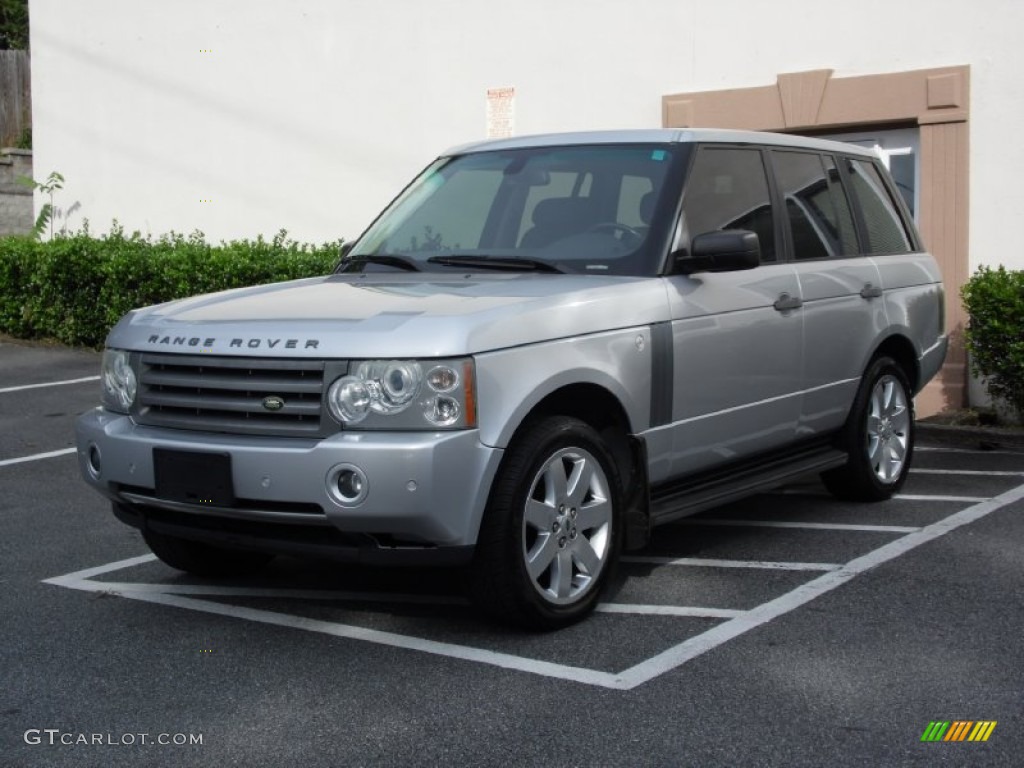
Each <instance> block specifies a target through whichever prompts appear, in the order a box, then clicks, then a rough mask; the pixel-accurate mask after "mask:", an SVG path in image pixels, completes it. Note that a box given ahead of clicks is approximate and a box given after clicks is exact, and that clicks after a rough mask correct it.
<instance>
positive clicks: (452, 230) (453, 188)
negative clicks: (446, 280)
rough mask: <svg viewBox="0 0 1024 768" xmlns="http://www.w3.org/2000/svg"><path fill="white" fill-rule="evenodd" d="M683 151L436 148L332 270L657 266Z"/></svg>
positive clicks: (592, 270) (621, 270) (598, 270)
mask: <svg viewBox="0 0 1024 768" xmlns="http://www.w3.org/2000/svg"><path fill="white" fill-rule="evenodd" d="M684 151H685V149H684V148H683V147H680V146H679V145H668V144H661V145H641V144H630V145H597V146H563V147H543V148H530V149H513V150H496V151H492V152H478V153H471V154H466V155H459V156H456V157H446V158H440V159H438V160H437V161H435V162H434V163H433V164H431V165H430V166H429V167H428V168H427V169H426V170H425V171H424V172H423V173H421V174H420V176H419V177H418V178H417V179H416V180H415V181H413V183H412V184H410V185H409V187H408V188H406V190H405V191H404V192H403V193H402V194H401V195H400V196H399V197H398V198H397V199H396V200H395V201H394V202H393V203H392V204H391V206H390V207H389V208H388V209H387V210H386V211H385V212H384V213H383V214H382V215H381V216H380V218H378V219H377V221H375V222H374V223H373V225H372V226H371V227H370V229H369V230H367V232H366V233H365V234H364V235H363V237H362V238H360V240H359V242H357V243H356V245H355V247H354V248H353V250H352V251H351V252H350V254H349V255H348V258H347V261H346V262H343V264H342V267H341V269H343V270H346V271H350V270H353V269H363V270H369V269H392V270H394V269H399V268H403V266H404V268H405V269H420V270H423V271H439V270H451V269H453V268H459V269H462V270H463V271H467V270H471V271H475V270H482V269H501V270H510V269H511V270H514V269H523V270H535V271H536V270H540V271H545V272H553V271H557V272H573V273H583V274H588V273H589V274H619V275H653V274H656V273H657V270H658V269H659V268H660V266H661V261H662V258H663V256H664V253H665V249H666V247H667V240H668V236H669V230H670V221H671V219H672V214H673V213H674V211H675V204H676V195H675V194H673V193H669V192H667V190H672V189H678V188H679V187H678V184H676V183H674V181H673V180H674V179H676V178H678V176H679V175H680V170H681V168H682V166H683V164H684V163H683V160H685V158H681V157H680V155H681V154H682V153H683V152H684ZM402 262H404V265H403V263H402Z"/></svg>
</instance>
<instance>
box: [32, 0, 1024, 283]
mask: <svg viewBox="0 0 1024 768" xmlns="http://www.w3.org/2000/svg"><path fill="white" fill-rule="evenodd" d="M30 10H31V13H32V56H33V61H32V66H33V87H34V93H33V101H34V106H33V111H34V115H35V131H34V144H35V152H36V168H37V173H38V174H42V175H45V174H47V173H49V172H50V171H52V170H56V171H60V172H61V173H63V174H64V176H65V177H66V179H67V181H66V185H65V190H64V192H63V193H62V194H63V195H65V196H66V200H75V201H76V202H78V203H80V208H79V209H78V212H77V213H76V214H75V216H77V217H79V218H80V217H88V218H89V220H90V225H91V227H92V228H93V229H95V230H97V231H101V230H103V229H104V228H106V227H109V223H110V221H111V219H113V218H115V217H116V218H117V219H118V220H119V221H120V222H122V223H123V224H124V225H125V226H126V227H127V228H129V229H134V228H138V229H141V230H143V231H150V232H154V233H161V232H165V231H167V230H169V229H176V230H185V231H188V230H192V229H194V228H199V229H201V230H203V231H205V232H206V233H207V234H208V235H209V236H212V237H214V238H222V237H235V236H253V235H255V234H257V233H263V234H271V233H273V232H275V231H276V230H278V229H279V228H281V227H286V228H288V229H289V231H290V232H291V233H292V234H293V235H294V236H296V237H298V238H300V239H304V240H322V239H334V238H337V237H339V236H344V237H348V238H351V237H354V236H356V235H357V234H358V233H359V232H360V231H361V230H362V229H363V227H365V226H366V224H368V223H369V221H370V219H371V218H372V216H373V215H374V214H375V213H376V212H377V211H378V210H379V209H380V207H381V206H382V205H384V204H385V203H386V202H387V201H388V200H389V199H390V198H391V197H392V196H393V195H394V194H395V193H396V192H397V191H398V189H399V188H400V187H401V185H403V184H404V183H405V182H406V181H407V180H408V179H409V177H410V176H411V175H412V174H414V173H415V172H416V171H417V170H419V169H420V168H421V167H422V166H424V165H425V164H426V163H427V162H428V161H429V160H430V159H431V158H432V157H433V156H434V155H435V154H436V153H437V152H438V151H439V150H441V149H443V148H445V147H447V146H449V145H451V144H457V143H460V142H464V141H471V140H475V139H479V138H483V137H484V136H485V129H486V123H485V114H486V92H487V89H489V88H496V87H501V86H514V87H515V89H516V102H515V132H516V133H517V134H524V133H534V132H543V131H557V130H570V129H588V128H616V127H649V126H657V125H660V122H661V97H662V95H664V94H668V93H676V92H681V91H694V90H708V89H721V88H738V87H747V86H757V85H768V84H771V83H774V82H775V80H776V75H777V74H778V73H781V72H800V71H806V70H812V69H821V68H828V69H832V70H834V76H835V77H847V76H853V75H858V74H872V73H879V72H891V71H903V70H909V69H919V68H929V67H941V66H949V65H969V66H970V68H971V93H972V104H971V116H972V118H971V136H970V146H971V150H970V174H971V177H970V178H971V194H970V206H971V215H970V246H971V263H972V266H973V267H976V266H977V265H978V264H981V263H989V264H995V263H999V262H1002V263H1005V264H1007V265H1008V266H1012V267H1015V268H1024V253H1022V252H1020V251H1015V252H1011V251H1007V250H1006V249H1005V245H1004V240H1003V238H1002V232H1003V229H1004V225H1005V222H1006V221H1009V220H1012V215H1013V214H1015V213H1016V212H1017V211H1019V210H1022V209H1024V185H1020V184H1018V183H1016V177H1017V176H1018V175H1019V174H1020V172H1021V170H1022V169H1024V143H1022V142H1019V141H1015V140H1013V138H1014V137H1015V135H1016V133H1017V131H1015V130H1014V128H1016V127H1017V126H1018V125H1020V124H1021V123H1024V78H1021V77H1020V73H1021V72H1024V46H1020V45H1019V43H1018V41H1017V39H1016V37H1017V36H1018V35H1019V31H1020V30H1021V29H1024V3H1021V2H1020V1H1019V0H985V2H982V3H979V4H975V5H974V6H971V5H969V4H967V3H964V2H963V0H903V1H902V2H900V3H892V2H890V1H889V0H862V2H860V3H858V4H856V6H850V5H849V4H838V3H808V2H806V1H805V0H778V1H777V2H773V3H751V2H749V0H717V2H712V3H709V2H706V1H705V0H633V2H629V3H627V2H624V1H623V0H618V2H611V0H558V2H552V0H519V1H518V2H516V3H514V4H496V3H484V2H479V0H477V1H476V2H474V1H473V0H432V2H429V3H427V2H422V1H420V0H391V2H387V3H365V2H344V3H341V2H337V0H289V2H287V3H284V2H280V0H175V2H173V3H172V2H167V1H166V0H76V2H74V3H69V2H67V1H66V0H31V5H30ZM58 204H60V201H58ZM75 216H73V217H72V218H71V221H70V225H71V226H72V227H73V226H74V225H75V223H76V222H75Z"/></svg>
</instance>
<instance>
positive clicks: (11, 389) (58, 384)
mask: <svg viewBox="0 0 1024 768" xmlns="http://www.w3.org/2000/svg"><path fill="white" fill-rule="evenodd" d="M99 380H100V377H99V376H83V377H82V378H80V379H64V380H63V381H44V382H40V383H39V384H21V385H20V386H17V387H4V388H3V389H0V395H2V394H4V393H5V392H21V391H22V390H24V389H42V388H43V387H63V386H67V385H68V384H84V383H85V382H87V381H99Z"/></svg>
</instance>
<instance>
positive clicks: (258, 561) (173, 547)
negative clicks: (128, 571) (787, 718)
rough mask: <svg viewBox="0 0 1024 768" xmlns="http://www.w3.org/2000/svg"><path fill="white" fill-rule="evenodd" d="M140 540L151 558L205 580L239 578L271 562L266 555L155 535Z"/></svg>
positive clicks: (150, 534)
mask: <svg viewBox="0 0 1024 768" xmlns="http://www.w3.org/2000/svg"><path fill="white" fill-rule="evenodd" d="M142 538H143V539H145V540H146V544H148V545H149V548H150V549H151V550H153V554H154V555H156V556H157V557H158V558H160V559H161V560H162V561H163V562H164V563H166V564H167V565H169V566H171V567H172V568H177V569H178V570H179V571H185V572H187V573H193V574H195V575H196V576H206V577H208V578H220V577H224V576H243V575H245V574H248V573H252V572H253V571H256V570H259V569H260V568H262V567H263V566H265V565H266V564H267V563H269V562H270V561H271V560H273V559H274V556H273V555H271V554H267V553H266V552H248V551H246V550H241V549H227V548H225V547H216V546H214V545H212V544H205V543H203V542H201V541H191V540H189V539H181V538H178V537H177V536H167V535H166V534H163V533H156V532H155V531H143V532H142Z"/></svg>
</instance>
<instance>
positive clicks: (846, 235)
mask: <svg viewBox="0 0 1024 768" xmlns="http://www.w3.org/2000/svg"><path fill="white" fill-rule="evenodd" d="M822 159H823V160H824V161H825V173H826V176H827V178H828V188H829V190H830V191H831V192H832V203H833V204H834V205H835V214H836V218H835V221H833V222H832V226H833V227H834V228H835V231H836V232H838V233H839V245H840V247H841V248H842V253H843V254H844V255H845V254H853V253H859V252H860V247H859V246H858V245H857V230H856V228H855V227H854V226H853V211H852V210H851V209H850V200H849V198H847V197H846V192H844V191H843V184H842V182H841V181H840V179H839V169H838V168H836V163H835V161H834V160H833V159H832V157H831V156H829V155H826V156H825V157H824V158H822Z"/></svg>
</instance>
